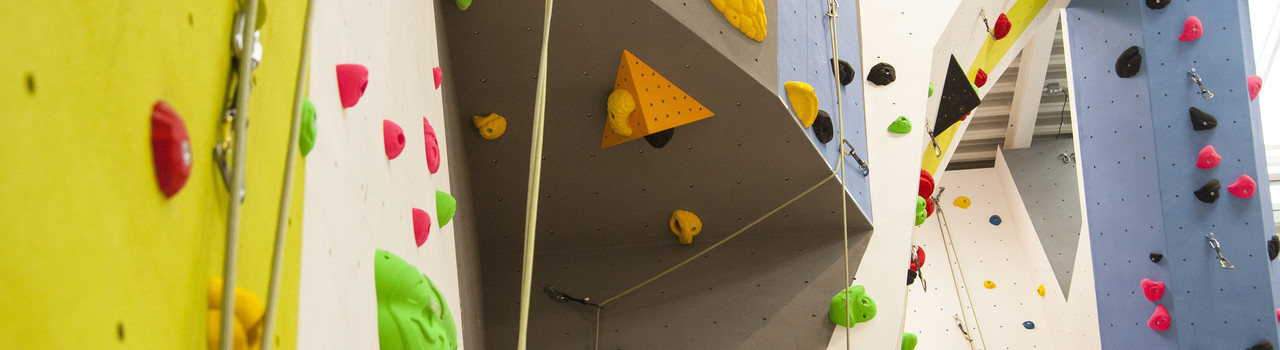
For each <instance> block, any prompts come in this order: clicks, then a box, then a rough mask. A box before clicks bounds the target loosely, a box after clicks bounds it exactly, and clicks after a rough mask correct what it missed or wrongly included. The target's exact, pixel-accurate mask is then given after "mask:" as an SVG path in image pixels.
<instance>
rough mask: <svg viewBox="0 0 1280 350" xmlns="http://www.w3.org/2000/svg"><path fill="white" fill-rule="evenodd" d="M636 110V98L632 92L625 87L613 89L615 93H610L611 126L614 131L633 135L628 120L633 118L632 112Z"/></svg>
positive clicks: (623, 134)
mask: <svg viewBox="0 0 1280 350" xmlns="http://www.w3.org/2000/svg"><path fill="white" fill-rule="evenodd" d="M635 110H636V99H635V97H632V96H631V93H630V92H627V90H624V89H616V90H613V93H611V94H609V127H610V128H612V129H613V132H615V133H617V134H618V135H622V136H631V127H630V126H627V120H630V119H631V113H632V112H635Z"/></svg>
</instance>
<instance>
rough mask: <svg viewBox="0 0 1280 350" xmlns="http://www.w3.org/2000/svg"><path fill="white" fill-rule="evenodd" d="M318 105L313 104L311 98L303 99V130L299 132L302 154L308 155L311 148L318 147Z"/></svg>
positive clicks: (299, 148)
mask: <svg viewBox="0 0 1280 350" xmlns="http://www.w3.org/2000/svg"><path fill="white" fill-rule="evenodd" d="M316 133H318V130H317V129H316V106H315V105H312V104H311V99H309V98H305V97H304V98H303V99H302V130H301V132H300V133H299V134H298V150H299V151H301V152H302V156H303V157H306V156H307V154H310V153H311V149H313V148H315V147H316Z"/></svg>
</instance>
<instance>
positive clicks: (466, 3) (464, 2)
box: [453, 0, 471, 11]
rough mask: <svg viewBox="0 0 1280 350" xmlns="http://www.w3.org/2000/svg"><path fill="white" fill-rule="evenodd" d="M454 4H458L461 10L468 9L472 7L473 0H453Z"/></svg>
mask: <svg viewBox="0 0 1280 350" xmlns="http://www.w3.org/2000/svg"><path fill="white" fill-rule="evenodd" d="M453 4H454V5H457V6H458V9H459V10H463V11H466V10H467V8H470V7H471V0H453Z"/></svg>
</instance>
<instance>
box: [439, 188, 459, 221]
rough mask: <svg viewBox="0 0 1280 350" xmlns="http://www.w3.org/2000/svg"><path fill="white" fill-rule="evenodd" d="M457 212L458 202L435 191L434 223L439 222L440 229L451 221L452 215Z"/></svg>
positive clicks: (447, 195)
mask: <svg viewBox="0 0 1280 350" xmlns="http://www.w3.org/2000/svg"><path fill="white" fill-rule="evenodd" d="M457 211H458V200H456V199H453V196H452V195H450V194H448V193H445V192H444V191H436V221H439V225H440V227H444V225H445V224H447V223H449V220H453V214H454V213H456V212H457Z"/></svg>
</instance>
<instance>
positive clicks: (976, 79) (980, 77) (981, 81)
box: [973, 68, 987, 87]
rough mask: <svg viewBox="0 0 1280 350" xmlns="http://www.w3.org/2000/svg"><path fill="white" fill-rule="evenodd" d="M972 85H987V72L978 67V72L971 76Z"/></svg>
mask: <svg viewBox="0 0 1280 350" xmlns="http://www.w3.org/2000/svg"><path fill="white" fill-rule="evenodd" d="M973 85H977V86H978V87H982V86H983V85H987V72H984V71H982V68H978V74H977V75H974V76H973Z"/></svg>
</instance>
